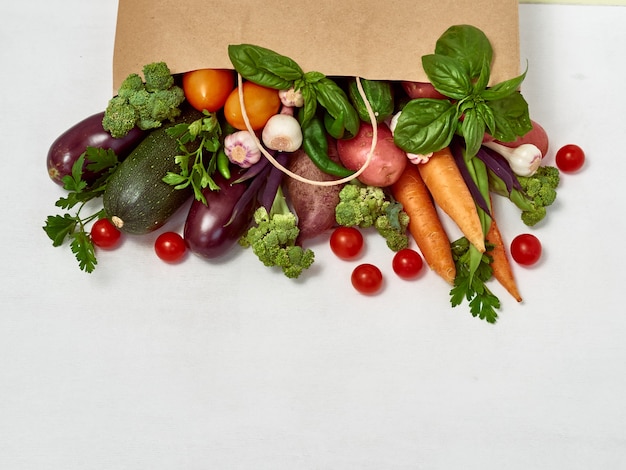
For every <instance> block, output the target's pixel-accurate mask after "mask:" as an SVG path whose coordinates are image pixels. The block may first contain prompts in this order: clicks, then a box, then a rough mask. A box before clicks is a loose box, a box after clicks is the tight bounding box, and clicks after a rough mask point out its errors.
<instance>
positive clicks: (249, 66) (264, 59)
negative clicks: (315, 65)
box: [228, 44, 303, 90]
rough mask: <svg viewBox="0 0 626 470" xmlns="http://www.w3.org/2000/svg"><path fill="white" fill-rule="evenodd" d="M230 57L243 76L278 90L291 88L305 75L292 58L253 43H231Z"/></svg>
mask: <svg viewBox="0 0 626 470" xmlns="http://www.w3.org/2000/svg"><path fill="white" fill-rule="evenodd" d="M228 57H229V58H230V61H231V62H232V64H233V66H234V67H235V70H236V71H237V72H238V73H240V74H241V76H242V77H244V78H245V79H247V80H250V81H252V82H254V83H256V84H257V85H262V86H266V87H269V88H274V89H277V90H281V89H287V88H290V87H291V85H292V83H293V81H294V80H297V79H298V78H300V77H302V75H303V72H302V69H301V68H300V66H299V65H298V64H296V63H295V62H294V61H293V60H291V59H290V58H288V57H285V56H283V55H280V54H277V53H276V52H274V51H271V50H270V49H266V48H264V47H260V46H255V45H252V44H239V45H234V44H231V45H229V46H228Z"/></svg>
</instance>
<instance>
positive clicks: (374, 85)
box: [348, 79, 394, 123]
mask: <svg viewBox="0 0 626 470" xmlns="http://www.w3.org/2000/svg"><path fill="white" fill-rule="evenodd" d="M361 86H362V87H363V93H364V94H365V98H367V101H368V102H369V104H370V106H371V107H372V111H374V114H375V116H376V122H378V123H381V122H383V121H384V120H385V119H387V118H388V117H391V115H392V114H393V110H394V94H393V87H392V85H391V82H388V81H382V80H365V79H361ZM348 93H349V95H350V100H351V101H352V104H353V105H354V108H355V109H356V112H357V113H358V114H359V117H360V118H361V120H362V121H365V122H370V116H369V113H368V112H367V108H366V107H365V102H364V101H363V98H362V97H361V94H360V93H359V89H358V87H357V83H356V80H353V81H351V82H350V84H349V85H348Z"/></svg>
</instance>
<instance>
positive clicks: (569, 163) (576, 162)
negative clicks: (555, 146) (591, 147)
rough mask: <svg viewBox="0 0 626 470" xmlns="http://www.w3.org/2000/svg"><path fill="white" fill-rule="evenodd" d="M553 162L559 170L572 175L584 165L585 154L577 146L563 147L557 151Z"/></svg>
mask: <svg viewBox="0 0 626 470" xmlns="http://www.w3.org/2000/svg"><path fill="white" fill-rule="evenodd" d="M555 162H556V166H557V167H559V170H561V171H564V172H566V173H573V172H575V171H578V170H580V169H581V168H582V166H583V164H584V163H585V152H584V151H583V149H581V148H580V147H579V146H578V145H574V144H568V145H564V146H563V147H561V148H560V149H559V150H557V152H556V156H555Z"/></svg>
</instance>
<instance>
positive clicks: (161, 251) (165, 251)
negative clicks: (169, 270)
mask: <svg viewBox="0 0 626 470" xmlns="http://www.w3.org/2000/svg"><path fill="white" fill-rule="evenodd" d="M154 251H155V252H156V254H157V256H158V257H159V258H161V259H162V260H163V261H166V262H168V263H175V262H176V261H180V260H181V259H182V257H183V256H184V255H185V253H186V252H187V246H186V245H185V240H184V239H183V237H182V236H181V235H179V234H178V233H176V232H163V233H162V234H161V235H159V236H158V237H157V239H156V240H155V241H154Z"/></svg>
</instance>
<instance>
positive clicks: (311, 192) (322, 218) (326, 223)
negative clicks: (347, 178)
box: [283, 139, 343, 242]
mask: <svg viewBox="0 0 626 470" xmlns="http://www.w3.org/2000/svg"><path fill="white" fill-rule="evenodd" d="M328 153H329V156H330V157H331V158H333V159H337V160H338V157H337V155H336V154H337V151H336V145H335V142H334V141H333V140H332V139H329V145H328ZM287 169H288V170H290V171H292V172H293V173H296V174H297V175H300V176H303V177H305V178H307V179H311V180H316V181H330V180H333V179H336V177H335V176H331V175H329V174H327V173H324V172H323V171H321V170H320V169H319V168H317V167H316V166H315V164H314V163H313V162H312V161H311V159H310V158H309V156H308V155H307V154H306V153H305V152H304V151H303V150H298V151H296V152H294V153H293V154H292V155H291V157H290V159H289V162H288V163H287ZM283 187H284V189H285V192H286V194H287V196H288V198H289V201H290V202H291V205H292V206H293V210H294V211H295V213H296V216H297V217H298V228H299V229H300V234H299V236H298V242H302V241H304V240H307V239H311V238H314V237H316V236H318V235H321V234H322V233H324V232H326V231H327V230H330V229H331V228H332V227H333V226H334V225H335V207H336V206H337V204H339V191H341V188H342V187H343V185H341V184H338V185H331V186H317V185H313V184H309V183H305V182H302V181H298V180H296V179H294V178H291V177H290V176H285V179H284V182H283Z"/></svg>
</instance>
